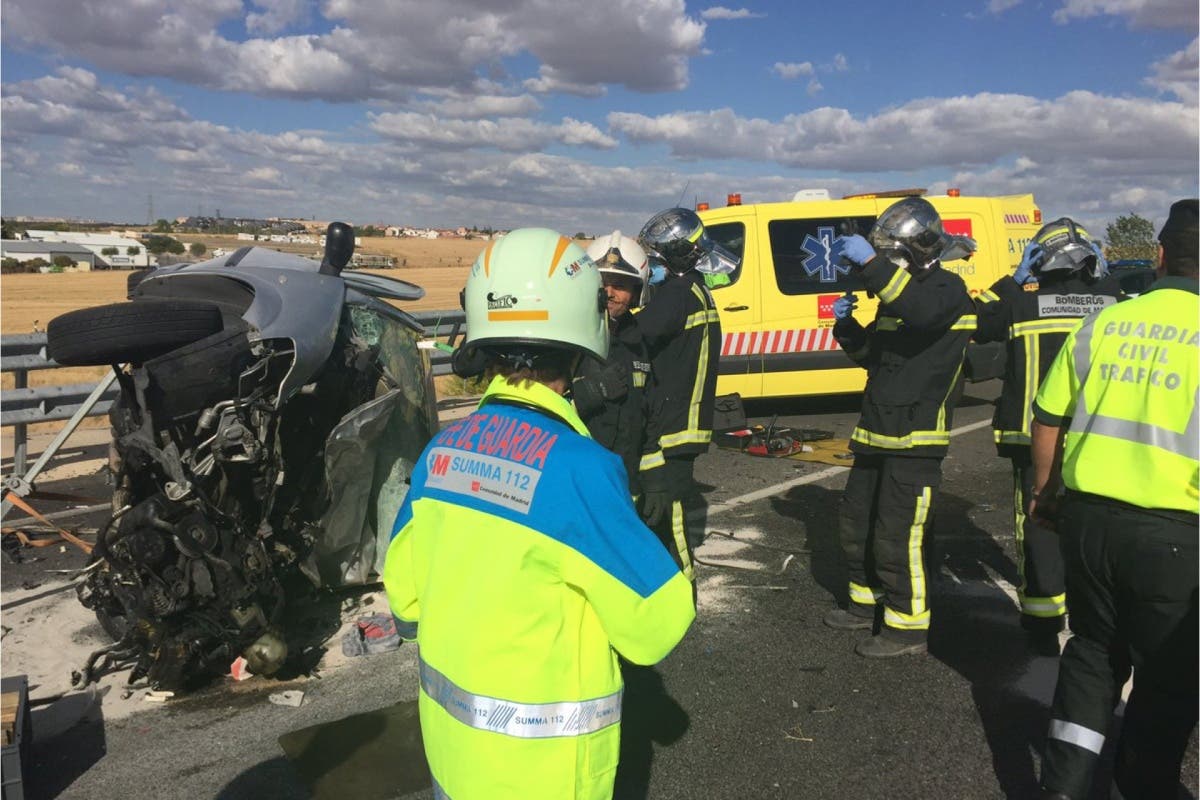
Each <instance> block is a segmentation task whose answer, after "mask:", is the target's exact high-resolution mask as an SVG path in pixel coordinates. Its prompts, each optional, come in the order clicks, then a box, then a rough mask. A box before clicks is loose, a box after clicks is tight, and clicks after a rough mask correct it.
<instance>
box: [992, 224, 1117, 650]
mask: <svg viewBox="0 0 1200 800" xmlns="http://www.w3.org/2000/svg"><path fill="white" fill-rule="evenodd" d="M1033 283H1036V285H1031V284H1033ZM1119 297H1121V286H1120V284H1119V283H1117V281H1116V279H1114V278H1111V277H1109V276H1108V265H1107V263H1106V262H1105V260H1104V255H1103V253H1101V252H1100V249H1099V247H1098V246H1097V245H1096V244H1094V243H1093V241H1092V239H1091V236H1090V235H1089V234H1088V232H1087V231H1086V230H1085V229H1084V228H1083V226H1081V225H1079V224H1078V223H1077V222H1075V221H1074V220H1072V219H1070V218H1069V217H1063V218H1062V219H1056V220H1054V221H1053V222H1050V223H1048V224H1046V225H1044V226H1043V227H1042V228H1041V230H1039V231H1038V232H1037V233H1036V234H1035V235H1034V237H1033V238H1032V239H1031V240H1030V241H1029V244H1028V246H1027V247H1026V248H1025V252H1024V254H1023V255H1022V258H1021V263H1020V265H1018V267H1017V271H1016V273H1015V274H1014V275H1013V276H1012V277H1009V276H1007V275H1005V276H1004V277H1003V278H1001V279H1000V280H998V281H996V283H995V284H993V285H992V287H991V288H990V289H988V290H987V291H986V292H984V293H983V294H982V295H980V296H979V298H978V301H977V303H976V312H977V314H978V317H979V322H978V327H977V328H976V330H975V335H974V339H975V341H977V342H1005V343H1006V344H1005V347H1006V350H1007V360H1006V363H1005V372H1004V386H1003V388H1002V390H1001V392H1000V400H999V402H998V403H997V405H996V413H995V415H994V416H993V418H992V428H993V436H994V438H995V440H996V450H997V452H998V453H999V455H1001V456H1002V457H1005V458H1008V459H1010V460H1011V461H1012V475H1013V518H1014V529H1013V533H1014V536H1015V539H1016V543H1017V567H1018V571H1019V572H1020V575H1021V586H1020V588H1019V589H1018V590H1017V597H1018V600H1019V601H1020V604H1021V627H1022V628H1024V629H1025V630H1026V631H1027V632H1028V633H1029V636H1030V639H1031V641H1032V642H1033V643H1034V644H1035V646H1037V647H1038V648H1039V649H1043V650H1046V651H1052V652H1053V654H1054V655H1057V654H1058V633H1059V631H1061V630H1063V629H1064V627H1065V624H1064V623H1065V621H1066V613H1067V600H1066V594H1065V589H1064V588H1063V574H1062V570H1063V567H1062V555H1061V553H1060V552H1059V548H1058V536H1057V535H1055V533H1054V532H1053V531H1050V530H1047V529H1046V528H1044V527H1042V526H1041V525H1039V524H1038V522H1037V520H1035V519H1032V518H1030V517H1028V516H1026V514H1025V509H1026V508H1027V507H1028V506H1029V501H1030V499H1031V496H1030V492H1031V490H1032V488H1033V462H1032V460H1031V458H1030V454H1029V442H1030V438H1029V428H1030V419H1031V415H1032V413H1033V412H1032V408H1033V396H1034V394H1036V392H1037V389H1038V386H1039V385H1040V384H1041V382H1042V379H1043V378H1044V377H1045V375H1046V371H1047V370H1048V369H1049V368H1050V362H1052V361H1053V360H1054V356H1056V355H1057V354H1058V350H1059V348H1060V347H1062V343H1063V341H1064V340H1065V339H1066V338H1067V334H1068V333H1070V332H1071V331H1072V330H1074V329H1075V327H1076V326H1078V324H1079V320H1080V319H1081V318H1083V317H1085V316H1087V315H1088V314H1091V313H1092V312H1094V311H1099V310H1100V309H1102V308H1105V307H1106V306H1109V305H1111V304H1113V303H1115V302H1117V300H1118V298H1119Z"/></svg>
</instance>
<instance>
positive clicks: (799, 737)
mask: <svg viewBox="0 0 1200 800" xmlns="http://www.w3.org/2000/svg"><path fill="white" fill-rule="evenodd" d="M783 736H784V738H785V739H791V740H792V741H795V742H811V741H812V737H811V736H805V735H804V731H802V730H800V726H799V725H793V726H792V727H790V728H787V729H786V730H784V732H783Z"/></svg>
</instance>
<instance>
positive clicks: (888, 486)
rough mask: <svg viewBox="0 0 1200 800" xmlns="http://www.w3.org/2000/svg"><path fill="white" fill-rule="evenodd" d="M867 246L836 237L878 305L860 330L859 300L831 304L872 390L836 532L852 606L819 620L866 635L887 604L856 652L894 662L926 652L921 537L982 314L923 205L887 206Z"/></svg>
mask: <svg viewBox="0 0 1200 800" xmlns="http://www.w3.org/2000/svg"><path fill="white" fill-rule="evenodd" d="M869 240H870V241H869V242H868V240H867V239H864V238H863V237H861V236H858V235H854V236H842V237H839V238H838V240H837V243H838V245H839V249H840V254H841V257H842V258H844V259H845V260H846V261H848V262H850V263H851V264H852V265H854V268H855V269H856V270H857V271H858V272H859V273H860V274H861V276H862V280H863V283H864V285H865V287H866V289H867V291H869V292H871V293H873V294H875V295H876V296H878V297H879V310H878V312H877V314H876V316H875V320H874V321H873V322H871V323H870V324H869V325H867V327H865V328H864V327H863V326H862V325H860V324H859V323H858V322H857V321H856V320H855V319H854V317H853V313H852V312H853V308H854V303H855V302H856V301H855V300H854V299H853V298H841V299H839V300H838V301H837V303H836V307H835V316H837V317H838V319H837V321H836V322H835V323H834V328H833V334H834V337H835V338H836V339H837V341H838V344H840V345H841V346H842V349H843V350H845V352H846V354H847V355H848V356H849V357H850V358H851V359H853V360H854V361H855V362H856V363H857V364H859V365H860V366H862V367H864V368H866V370H867V386H866V389H865V390H864V394H863V405H862V415H861V417H860V419H859V422H858V426H857V427H856V428H855V429H854V432H853V434H851V442H850V449H851V450H852V451H853V452H854V454H855V458H854V466H853V468H852V469H851V470H850V476H849V478H848V480H847V482H846V490H845V493H844V494H843V496H842V506H841V518H840V525H839V534H840V537H841V541H842V548H843V550H844V552H845V554H846V560H847V562H848V568H849V573H850V605H849V608H848V609H841V608H834V609H832V610H831V611H829V612H828V613H827V614H826V615H825V618H824V622H825V624H826V625H829V626H830V627H832V628H837V629H840V630H857V629H862V630H866V629H869V628H872V627H873V622H874V618H875V613H876V607H877V604H882V606H883V626H882V628H881V629H880V633H879V634H878V635H875V636H871V637H869V638H867V639H863V640H862V641H860V642H859V643H858V645H857V646H856V647H855V652H857V653H858V654H859V655H861V656H865V657H868V658H889V657H892V656H901V655H905V654H910V653H924V652H925V651H926V640H927V637H928V633H929V592H928V576H927V575H926V572H925V564H924V540H925V533H926V530H927V529H928V525H929V521H930V520H931V519H932V511H933V502H934V492H935V490H936V489H937V487H938V485H939V484H940V483H941V472H942V459H943V458H944V457H945V455H946V450H947V448H948V447H949V445H950V425H951V414H952V411H953V401H954V393H955V389H956V388H957V385H958V382H959V380H960V376H961V372H962V364H963V358H964V356H965V354H966V348H967V341H968V340H969V339H970V336H971V332H972V331H973V330H974V328H975V308H974V305H973V303H972V302H971V298H970V296H969V295H968V294H967V289H966V285H965V284H964V283H963V281H962V278H960V277H959V276H958V275H956V274H954V273H953V272H949V271H947V270H944V269H942V267H941V262H940V261H939V257H940V255H941V253H942V252H943V249H944V248H946V247H947V246H948V245H949V244H950V237H948V236H947V235H946V234H945V233H944V232H943V230H942V221H941V218H940V217H939V216H938V213H937V211H936V210H935V209H934V208H933V206H932V205H930V203H929V202H928V201H927V200H924V199H922V198H919V197H907V198H905V199H903V200H901V201H899V202H897V203H895V204H893V205H892V206H890V207H889V208H888V209H887V210H886V211H884V212H883V214H882V215H881V216H880V217H879V220H878V221H877V222H876V223H875V225H874V227H872V229H871V232H870V235H869ZM972 244H973V243H972ZM876 251H879V253H878V255H877V254H876Z"/></svg>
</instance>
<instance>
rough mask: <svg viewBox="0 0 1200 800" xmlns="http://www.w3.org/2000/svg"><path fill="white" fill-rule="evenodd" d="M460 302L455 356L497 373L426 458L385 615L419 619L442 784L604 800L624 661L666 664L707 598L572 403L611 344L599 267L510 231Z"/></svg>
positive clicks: (424, 722)
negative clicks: (462, 332) (463, 321)
mask: <svg viewBox="0 0 1200 800" xmlns="http://www.w3.org/2000/svg"><path fill="white" fill-rule="evenodd" d="M463 304H464V307H465V310H466V317H467V333H466V341H465V344H464V345H463V347H464V348H467V349H469V350H470V351H474V354H473V355H471V356H470V357H468V358H465V359H460V361H462V362H463V363H470V362H472V361H473V360H475V359H477V361H476V363H481V364H482V366H483V374H484V375H485V376H486V377H489V378H490V383H489V384H488V387H487V389H486V391H485V393H484V395H483V397H482V399H481V400H480V404H479V408H478V409H477V410H476V411H475V412H474V413H472V414H471V415H469V416H467V417H465V418H463V419H461V420H458V421H456V422H453V423H451V424H450V425H449V426H447V427H446V428H444V429H442V431H441V432H440V433H438V434H437V435H436V436H435V437H434V438H433V440H432V441H431V442H430V443H429V445H428V446H427V447H426V449H425V452H424V453H423V454H422V457H421V459H420V461H419V462H418V463H417V466H416V467H415V469H414V471H413V474H412V479H411V487H410V488H409V490H408V493H407V495H406V497H405V498H404V502H403V504H402V505H401V507H400V510H399V513H398V514H397V516H396V521H395V524H394V526H393V533H392V541H391V545H390V546H389V548H388V551H387V558H386V562H385V564H384V573H383V581H384V587H385V588H386V590H387V596H388V603H389V605H390V607H391V610H392V612H393V613H394V614H395V615H396V617H397V618H398V619H400V620H407V621H416V620H418V619H419V620H420V628H419V632H418V634H417V636H418V639H417V641H418V644H419V647H420V650H419V654H418V666H419V671H420V693H419V709H420V719H421V732H422V736H423V739H424V746H425V754H426V756H427V758H428V761H429V767H430V771H431V772H432V774H433V779H434V782H435V784H434V796H435V797H452V798H454V799H455V800H473V799H478V798H483V799H486V800H495V799H496V798H520V799H522V800H528V799H529V798H534V799H535V800H536V798H545V799H546V800H551V799H554V800H557V799H558V798H589V799H592V798H608V797H611V795H612V791H613V779H614V775H615V772H616V767H617V757H618V750H619V738H620V731H619V722H620V716H621V694H622V681H621V673H620V669H619V667H618V661H617V654H618V653H619V654H620V655H621V656H623V657H624V658H626V659H628V660H629V661H632V662H634V663H637V664H652V663H654V662H657V661H659V660H660V659H662V658H663V657H664V656H666V654H667V653H668V652H670V650H671V649H672V648H673V647H674V646H675V644H676V643H677V642H678V641H679V640H680V638H682V636H683V634H684V632H685V631H686V630H687V628H688V626H689V625H690V624H691V622H692V619H693V618H694V616H695V607H694V605H693V601H692V591H691V585H690V584H689V583H688V581H687V579H686V578H684V576H683V575H682V574H681V573H680V572H679V570H678V568H677V567H676V566H675V564H674V563H672V561H671V559H670V557H668V555H667V554H666V553H664V552H663V549H662V547H661V546H660V545H659V543H658V541H657V540H656V538H655V536H654V534H653V533H652V532H651V531H650V530H649V529H647V528H646V526H645V525H644V524H642V522H641V520H640V519H639V518H638V515H637V512H636V510H635V509H634V506H633V501H632V499H631V498H630V496H629V489H628V482H627V479H626V476H625V470H624V468H623V467H622V465H621V460H620V459H619V458H617V456H615V455H614V454H612V453H610V452H609V451H607V450H605V449H604V448H603V447H601V446H600V445H598V444H596V443H595V442H594V441H592V440H591V439H590V438H589V437H588V435H587V428H586V427H585V426H584V424H583V422H582V421H581V420H580V419H579V416H578V415H577V414H576V412H575V410H574V408H572V406H571V403H570V402H569V401H568V400H566V399H565V397H564V394H565V393H566V391H567V390H568V389H569V387H570V385H571V379H572V377H573V376H574V374H575V372H576V369H577V365H578V362H579V360H580V359H581V358H596V359H601V360H602V359H603V358H604V357H605V356H606V355H607V353H608V340H609V335H608V325H607V323H606V321H605V315H604V312H603V308H604V304H605V297H604V294H603V292H602V289H601V284H600V274H599V272H598V271H597V269H596V265H595V264H594V263H593V262H592V260H591V258H589V257H588V255H587V254H586V253H585V252H584V251H583V249H582V248H580V247H579V246H578V245H576V244H574V243H573V242H571V240H569V239H567V238H566V237H563V236H560V235H559V234H557V233H555V232H554V231H550V230H545V229H541V228H527V229H522V230H515V231H513V232H511V233H509V234H508V235H507V236H505V237H504V238H503V239H499V240H496V241H494V242H492V243H491V244H489V245H488V247H487V249H486V250H484V251H483V253H482V254H480V256H479V257H478V258H477V259H476V261H475V263H474V265H473V266H472V267H471V272H470V275H469V277H468V278H467V284H466V288H465V289H464V292H463ZM479 354H482V356H479Z"/></svg>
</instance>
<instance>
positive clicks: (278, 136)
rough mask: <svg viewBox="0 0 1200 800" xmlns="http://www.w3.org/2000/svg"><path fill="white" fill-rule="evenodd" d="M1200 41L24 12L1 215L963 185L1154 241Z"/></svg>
mask: <svg viewBox="0 0 1200 800" xmlns="http://www.w3.org/2000/svg"><path fill="white" fill-rule="evenodd" d="M64 20H69V21H70V22H68V23H64ZM1197 24H1198V23H1197V5H1196V3H1195V0H966V2H959V3H946V2H939V3H934V2H909V3H905V4H900V3H895V2H872V1H871V0H860V2H858V3H855V4H853V6H852V11H848V10H847V6H845V5H844V4H834V3H812V2H787V1H785V0H771V1H770V2H767V1H766V0H752V1H751V2H746V3H742V4H730V5H724V6H722V5H715V4H713V3H692V2H687V3H685V2H683V0H607V1H604V0H589V1H587V2H581V1H579V0H439V2H436V3H430V2H428V0H320V1H318V0H247V1H246V2H242V0H106V2H105V3H103V4H99V3H95V4H93V3H88V4H80V3H78V2H77V0H5V6H4V26H3V30H2V35H3V47H2V48H0V68H2V78H3V81H2V86H0V95H2V103H3V105H2V107H0V168H2V170H3V172H2V182H0V209H2V211H3V213H4V215H6V216H10V215H50V216H68V217H80V218H92V219H104V220H110V221H114V222H133V223H140V222H145V221H146V216H147V211H148V200H149V198H150V197H151V196H152V197H153V210H154V216H155V217H175V216H182V215H188V214H195V213H197V212H202V213H205V214H212V213H215V212H216V210H217V209H220V211H221V213H222V214H223V215H225V216H235V215H244V216H304V217H312V218H316V219H322V220H328V219H345V220H349V221H352V222H354V223H356V224H360V225H361V224H366V223H388V224H410V225H433V226H439V227H441V226H457V225H479V226H484V225H490V226H495V227H516V226H521V225H546V226H549V227H555V228H558V229H560V230H565V231H570V232H574V231H579V230H582V231H586V232H591V233H595V232H599V231H604V230H611V229H612V228H614V227H620V228H622V229H625V230H635V229H637V228H638V227H640V225H641V223H642V222H643V221H644V220H645V219H646V218H647V217H649V216H650V215H651V214H653V213H654V212H655V211H657V210H659V209H661V208H664V207H667V206H670V205H674V204H675V203H676V202H678V201H679V199H680V197H681V196H682V197H683V199H684V202H685V204H687V203H690V202H692V201H694V200H696V199H700V200H708V201H710V202H714V203H718V202H722V201H723V198H724V196H725V194H726V193H727V192H731V191H740V192H741V193H742V196H743V200H744V201H745V202H759V201H769V200H781V199H786V198H788V197H790V196H791V195H792V194H793V193H794V192H795V190H797V189H800V188H827V189H829V190H830V192H831V193H832V194H834V195H835V196H836V195H840V194H845V193H850V192H859V191H869V190H873V189H886V188H900V187H910V186H925V187H928V188H929V189H930V190H931V191H934V192H939V191H944V190H945V189H946V187H949V186H955V187H960V188H961V189H962V190H963V193H964V194H1010V193H1024V192H1033V193H1034V195H1035V197H1036V198H1037V200H1038V202H1039V204H1040V205H1041V206H1042V209H1043V211H1044V212H1045V213H1046V214H1047V215H1048V216H1058V215H1064V214H1066V215H1071V216H1074V217H1076V218H1077V219H1080V220H1081V221H1084V222H1085V223H1087V224H1091V225H1096V226H1098V227H1100V228H1101V229H1102V228H1103V226H1104V224H1106V223H1107V222H1109V221H1111V220H1112V219H1114V218H1115V217H1116V216H1118V215H1120V214H1125V213H1129V212H1136V213H1139V214H1141V215H1143V216H1145V217H1148V218H1150V219H1152V220H1155V221H1156V222H1158V221H1161V219H1162V218H1163V216H1164V215H1165V211H1166V209H1167V207H1168V206H1169V205H1170V203H1171V202H1172V201H1173V200H1175V199H1178V198H1179V197H1184V196H1195V195H1196V194H1197V185H1198V176H1197V173H1198V169H1200V165H1198V155H1197V154H1198V148H1200V115H1198V111H1197V91H1198V87H1197V80H1198V79H1197V74H1198V69H1197V60H1198V55H1197ZM685 186H686V187H687V188H686V192H685V191H684V187H685Z"/></svg>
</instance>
